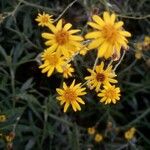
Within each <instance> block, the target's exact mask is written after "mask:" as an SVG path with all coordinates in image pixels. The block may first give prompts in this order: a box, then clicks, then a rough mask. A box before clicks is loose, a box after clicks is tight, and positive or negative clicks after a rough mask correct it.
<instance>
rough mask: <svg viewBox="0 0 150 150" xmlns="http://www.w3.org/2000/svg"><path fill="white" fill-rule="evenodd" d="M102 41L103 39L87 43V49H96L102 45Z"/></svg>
mask: <svg viewBox="0 0 150 150" xmlns="http://www.w3.org/2000/svg"><path fill="white" fill-rule="evenodd" d="M103 41H104V39H101V38H98V39H95V40H93V41H92V42H91V43H89V45H88V48H89V49H94V48H97V47H99V46H100V45H101V44H102V42H103Z"/></svg>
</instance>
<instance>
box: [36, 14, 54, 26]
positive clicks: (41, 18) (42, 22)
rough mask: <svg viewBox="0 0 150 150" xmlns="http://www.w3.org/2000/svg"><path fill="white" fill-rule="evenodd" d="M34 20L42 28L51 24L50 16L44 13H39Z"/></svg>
mask: <svg viewBox="0 0 150 150" xmlns="http://www.w3.org/2000/svg"><path fill="white" fill-rule="evenodd" d="M35 20H36V21H37V22H38V25H39V26H42V27H44V26H47V25H48V24H52V23H53V19H52V15H49V14H46V13H45V12H43V14H40V13H39V14H38V16H37V18H36V19H35Z"/></svg>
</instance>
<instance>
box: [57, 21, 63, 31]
mask: <svg viewBox="0 0 150 150" xmlns="http://www.w3.org/2000/svg"><path fill="white" fill-rule="evenodd" d="M56 28H57V30H61V29H62V19H60V20H59V21H58V23H57V25H56Z"/></svg>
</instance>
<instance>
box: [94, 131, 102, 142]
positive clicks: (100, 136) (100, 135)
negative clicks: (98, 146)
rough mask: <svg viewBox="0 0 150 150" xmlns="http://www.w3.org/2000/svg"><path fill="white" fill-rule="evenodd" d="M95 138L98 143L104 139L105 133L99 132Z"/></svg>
mask: <svg viewBox="0 0 150 150" xmlns="http://www.w3.org/2000/svg"><path fill="white" fill-rule="evenodd" d="M94 140H95V142H97V143H99V142H101V141H102V140H103V135H102V134H99V133H97V134H96V135H95V138H94Z"/></svg>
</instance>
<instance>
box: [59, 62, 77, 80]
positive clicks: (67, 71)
mask: <svg viewBox="0 0 150 150" xmlns="http://www.w3.org/2000/svg"><path fill="white" fill-rule="evenodd" d="M62 69H63V77H64V78H66V79H67V78H69V77H72V73H73V72H74V68H72V67H71V64H66V65H63V66H62Z"/></svg>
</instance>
